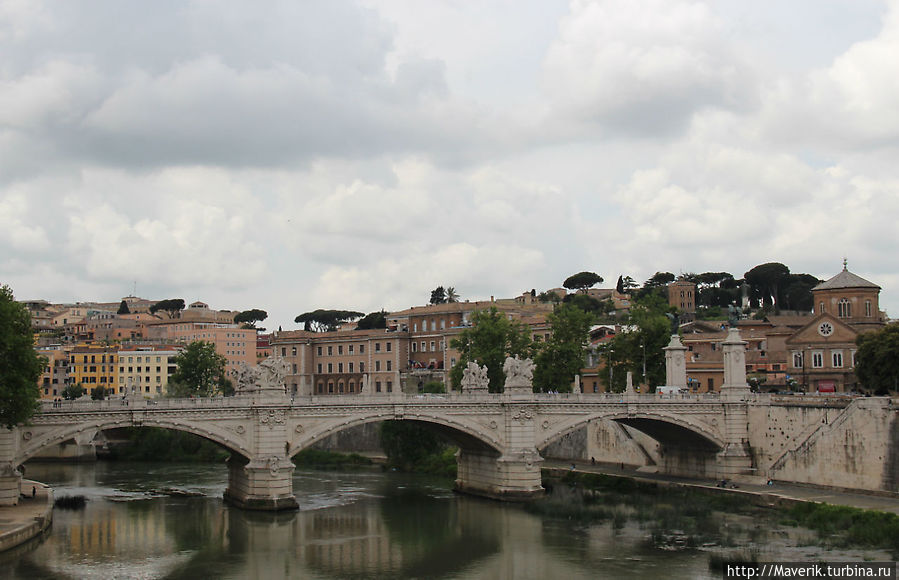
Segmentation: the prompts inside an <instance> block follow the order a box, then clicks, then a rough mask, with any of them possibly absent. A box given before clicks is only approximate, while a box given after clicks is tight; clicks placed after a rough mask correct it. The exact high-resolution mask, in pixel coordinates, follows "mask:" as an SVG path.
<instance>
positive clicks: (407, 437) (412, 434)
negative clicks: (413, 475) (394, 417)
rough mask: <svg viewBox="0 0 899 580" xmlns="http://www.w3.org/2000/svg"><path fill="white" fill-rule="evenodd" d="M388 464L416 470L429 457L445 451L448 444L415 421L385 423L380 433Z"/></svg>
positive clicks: (406, 469) (407, 469)
mask: <svg viewBox="0 0 899 580" xmlns="http://www.w3.org/2000/svg"><path fill="white" fill-rule="evenodd" d="M379 439H380V442H381V449H383V450H384V453H385V454H386V455H387V464H388V465H390V466H391V467H397V468H400V469H403V470H405V471H410V470H412V469H414V468H415V467H416V466H417V465H418V464H420V463H422V462H423V461H425V460H426V458H427V457H428V456H431V455H436V454H438V453H440V452H441V451H443V449H444V448H445V447H446V444H445V443H444V442H443V440H442V439H441V438H440V437H438V436H437V435H436V434H435V433H434V431H433V429H430V428H428V427H426V426H424V425H422V424H420V423H416V422H414V421H384V422H383V423H381V429H380V433H379Z"/></svg>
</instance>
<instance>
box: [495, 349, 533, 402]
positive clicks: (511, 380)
mask: <svg viewBox="0 0 899 580" xmlns="http://www.w3.org/2000/svg"><path fill="white" fill-rule="evenodd" d="M503 372H504V373H506V384H505V385H504V387H503V388H504V390H505V392H506V393H533V392H534V361H532V360H531V359H529V358H524V359H521V358H518V357H517V356H515V357H512V356H510V357H506V363H505V364H504V365H503Z"/></svg>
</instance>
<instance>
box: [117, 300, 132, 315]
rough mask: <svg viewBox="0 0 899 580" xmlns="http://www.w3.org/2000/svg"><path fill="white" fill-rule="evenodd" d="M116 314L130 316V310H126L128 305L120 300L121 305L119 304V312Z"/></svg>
mask: <svg viewBox="0 0 899 580" xmlns="http://www.w3.org/2000/svg"><path fill="white" fill-rule="evenodd" d="M116 314H131V309H130V308H128V303H127V302H125V301H124V300H122V303H121V304H119V310H118V312H116Z"/></svg>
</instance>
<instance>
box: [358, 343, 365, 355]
mask: <svg viewBox="0 0 899 580" xmlns="http://www.w3.org/2000/svg"><path fill="white" fill-rule="evenodd" d="M359 354H365V345H364V344H360V345H359Z"/></svg>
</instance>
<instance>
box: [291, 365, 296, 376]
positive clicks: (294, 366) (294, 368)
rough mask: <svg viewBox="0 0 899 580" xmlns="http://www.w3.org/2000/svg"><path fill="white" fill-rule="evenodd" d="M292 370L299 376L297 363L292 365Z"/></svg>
mask: <svg viewBox="0 0 899 580" xmlns="http://www.w3.org/2000/svg"><path fill="white" fill-rule="evenodd" d="M290 368H291V370H292V371H293V374H297V365H296V363H294V364H292V365H290Z"/></svg>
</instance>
